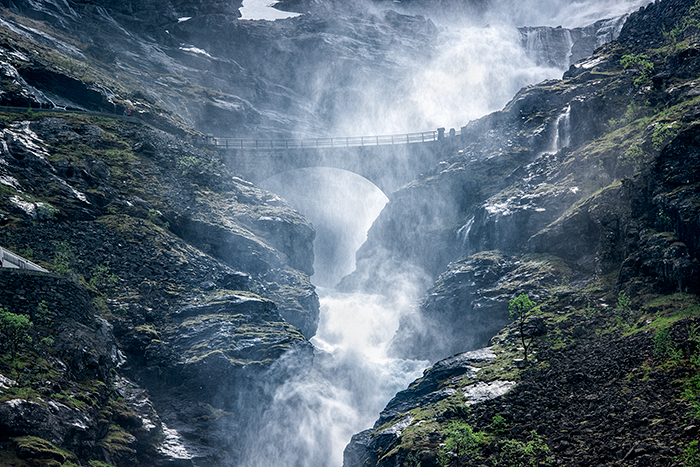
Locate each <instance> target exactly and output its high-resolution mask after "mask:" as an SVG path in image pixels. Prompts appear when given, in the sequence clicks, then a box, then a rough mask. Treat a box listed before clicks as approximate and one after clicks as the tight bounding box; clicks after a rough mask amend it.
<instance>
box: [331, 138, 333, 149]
mask: <svg viewBox="0 0 700 467" xmlns="http://www.w3.org/2000/svg"><path fill="white" fill-rule="evenodd" d="M331 147H333V138H331Z"/></svg>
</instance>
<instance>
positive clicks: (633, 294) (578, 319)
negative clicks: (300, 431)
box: [345, 0, 700, 467]
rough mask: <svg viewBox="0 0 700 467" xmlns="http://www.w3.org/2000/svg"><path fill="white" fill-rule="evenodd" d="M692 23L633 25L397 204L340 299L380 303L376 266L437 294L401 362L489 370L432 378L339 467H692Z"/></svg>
mask: <svg viewBox="0 0 700 467" xmlns="http://www.w3.org/2000/svg"><path fill="white" fill-rule="evenodd" d="M699 11H700V7H699V6H698V5H697V4H696V3H695V2H691V1H674V0H670V1H662V2H657V3H654V4H652V5H649V6H648V7H646V9H642V10H640V11H639V12H636V13H634V14H632V15H631V16H630V18H629V19H628V21H627V22H626V23H625V26H624V27H623V29H622V32H621V35H620V38H619V39H618V40H617V41H615V42H613V43H611V44H609V45H606V46H603V47H601V48H600V49H598V50H597V51H596V53H595V54H594V55H593V56H592V57H590V58H588V59H585V60H584V61H582V62H579V63H577V64H575V65H574V66H572V67H571V69H570V70H569V71H568V72H567V73H566V74H565V76H564V79H563V80H561V81H550V82H545V83H541V84H538V85H535V86H532V87H529V88H526V89H524V90H522V91H521V92H520V93H519V94H518V95H517V96H516V97H515V98H514V99H513V101H511V102H510V103H509V104H508V105H507V106H506V108H505V109H504V110H503V111H501V112H497V113H495V114H492V115H490V116H487V117H484V118H483V119H481V120H479V121H476V122H472V123H470V124H469V125H467V126H466V127H464V128H463V129H462V145H461V146H462V148H463V149H462V150H460V151H459V153H458V154H455V155H454V157H452V158H450V159H446V160H445V161H444V162H442V163H441V164H440V165H439V166H438V167H437V168H436V169H435V170H434V171H433V172H432V173H429V174H426V176H425V177H423V178H421V179H419V180H416V181H415V182H413V183H411V184H409V185H408V186H406V187H404V188H403V189H402V190H400V191H399V192H398V193H397V194H396V196H394V197H393V198H392V200H391V201H390V203H389V205H388V206H387V208H386V209H385V210H384V212H383V213H382V214H381V215H380V218H379V219H378V220H377V222H375V225H374V226H373V227H372V230H371V231H370V234H369V236H368V241H367V243H366V244H365V245H363V247H362V248H361V249H360V251H359V252H358V271H356V272H355V273H353V275H351V276H350V277H349V278H347V279H346V282H345V284H346V286H351V285H355V286H357V285H358V284H359V285H360V286H362V284H366V285H370V284H371V286H370V287H374V288H378V289H381V288H382V287H386V286H387V285H386V283H382V282H381V281H382V280H383V278H384V276H383V275H376V276H375V275H373V274H374V272H375V271H379V270H381V264H376V263H375V259H376V258H377V254H378V253H377V252H383V253H384V254H385V256H386V254H388V255H389V256H390V257H392V258H400V259H401V260H402V261H403V262H404V264H405V266H404V268H405V269H407V270H408V269H409V268H413V269H416V268H422V269H423V270H424V271H426V272H428V273H429V274H431V275H432V276H433V277H437V276H438V275H439V277H438V279H437V281H436V282H435V284H434V285H433V286H432V287H431V288H430V289H429V290H428V292H427V294H426V296H425V297H424V298H423V300H422V303H421V308H420V313H419V314H418V315H417V316H416V317H413V318H410V319H409V318H407V319H405V320H404V321H403V322H402V325H401V327H400V329H399V331H398V332H397V335H396V337H395V338H394V342H393V348H394V352H395V354H396V355H400V356H409V357H413V358H429V359H431V360H433V361H436V360H440V359H443V358H445V357H448V356H450V355H452V354H454V353H458V352H463V351H467V350H473V349H477V348H479V347H481V346H486V345H491V346H492V347H491V349H490V351H491V352H493V353H492V354H491V356H490V357H489V358H485V359H483V358H475V357H474V356H473V355H472V354H471V353H470V352H467V353H465V354H461V355H458V356H455V357H450V358H448V359H446V360H441V361H439V362H438V363H437V364H436V365H435V366H434V367H432V368H430V369H428V370H426V372H425V374H424V377H423V378H421V379H419V380H417V381H416V382H414V383H413V384H412V385H411V386H410V387H409V388H408V389H407V390H406V391H404V392H403V393H399V394H398V395H397V397H396V398H395V399H394V400H393V401H392V402H390V403H389V405H388V406H387V408H386V409H385V412H383V414H382V416H381V417H380V419H379V420H378V421H377V422H376V423H375V425H374V427H373V428H372V429H369V430H367V431H365V432H362V433H359V434H357V435H356V436H355V437H354V438H353V441H352V442H351V443H350V445H349V446H348V447H347V448H346V452H345V465H346V467H350V466H357V465H381V466H388V465H421V466H423V467H425V466H431V465H441V466H447V465H452V466H457V465H477V464H478V465H497V464H498V465H502V464H503V463H506V464H508V465H528V464H529V465H608V464H613V463H615V465H696V464H697V462H698V446H697V441H696V439H697V423H698V418H697V416H698V413H697V400H698V386H697V381H698V374H699V373H698V372H699V371H700V366H699V365H698V355H699V354H698V352H700V342H699V341H698V334H697V325H698V299H697V293H698V284H700V280H699V273H700V261H699V260H698V240H697V239H698V233H700V222H699V221H700V217H699V214H700V213H699V212H698V206H700V204H699V203H698V200H699V198H698V179H697V177H698V169H699V167H698V159H697V158H698V150H697V148H698V135H700V125H699V124H698V123H699V122H698V117H699V115H700V114H698V105H700V101H698V96H700V93H698V91H697V78H698V75H699V72H700V70H698V69H697V63H698V62H697V60H696V59H695V58H694V57H695V56H696V53H697V43H696V40H697V38H698V29H697V18H698V12H699ZM409 226H411V227H409ZM396 238H399V239H400V241H398V242H396V241H395V239H396ZM389 239H391V240H389ZM387 252H388V253H387ZM521 295H522V296H527V297H529V298H530V299H531V300H532V301H534V302H535V303H536V305H537V310H538V311H539V312H540V313H539V314H532V315H531V316H530V317H528V319H527V320H526V321H525V325H524V327H522V328H520V327H519V326H518V325H517V322H515V323H511V324H509V325H508V326H506V327H505V328H503V330H502V331H501V327H502V326H503V325H504V324H506V323H508V321H509V320H510V319H509V305H510V304H511V303H513V302H512V300H513V299H515V298H516V297H518V296H521ZM494 334H497V335H496V337H493V338H491V336H493V335H494ZM531 341H532V344H531V345H532V348H531V349H530V351H531V353H530V355H529V357H530V361H529V362H528V361H523V358H524V357H525V355H524V351H523V350H522V348H521V347H523V343H526V344H527V343H529V342H531ZM519 348H520V349H519ZM513 383H515V384H514V385H513ZM504 385H512V386H513V387H514V388H513V389H510V392H507V393H506V394H505V395H503V392H504V391H502V390H501V388H503V387H504ZM508 387H510V386H508Z"/></svg>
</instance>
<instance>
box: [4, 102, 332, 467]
mask: <svg viewBox="0 0 700 467" xmlns="http://www.w3.org/2000/svg"><path fill="white" fill-rule="evenodd" d="M18 117H19V119H18ZM3 121H4V122H5V123H3V128H2V130H0V131H1V132H2V140H1V141H2V146H1V148H2V154H1V156H0V157H2V161H3V162H2V165H1V167H2V168H0V171H1V172H2V173H1V174H0V177H2V180H3V185H2V186H3V187H5V188H3V190H5V191H4V192H3V197H2V200H1V202H0V210H1V216H2V217H1V219H2V223H3V228H2V232H1V234H0V235H1V236H2V240H0V241H1V242H2V243H3V246H4V247H7V248H9V249H10V250H14V251H16V252H17V253H19V254H21V255H24V256H27V257H28V258H29V259H31V260H33V261H34V262H38V263H40V264H41V265H43V266H44V267H45V268H47V269H49V270H53V271H56V272H58V273H60V274H63V275H66V276H69V277H72V278H73V280H74V281H75V282H76V283H79V284H81V286H79V285H76V284H74V282H71V281H70V280H68V279H62V280H63V282H64V284H63V285H62V286H61V288H62V290H66V289H67V288H68V289H70V288H71V287H72V288H73V289H75V292H74V293H73V292H72V293H73V295H70V296H68V297H66V300H65V303H62V304H61V306H63V307H68V306H73V307H75V311H73V312H72V315H75V316H72V315H71V316H72V319H73V320H74V321H73V323H74V324H72V325H71V326H72V327H67V328H65V329H64V327H65V326H64V325H63V324H61V323H62V322H61V321H56V320H54V318H53V315H51V316H50V317H49V318H47V319H49V321H48V322H47V325H49V322H50V323H51V326H52V327H53V328H54V329H56V330H58V331H59V332H60V333H59V334H58V336H53V335H50V336H49V337H51V338H52V339H53V342H49V341H46V342H47V344H46V348H44V347H40V349H44V350H42V352H48V353H49V354H51V355H53V354H54V353H55V352H57V353H58V354H57V355H60V357H58V358H59V359H60V360H61V361H63V362H64V363H65V364H66V365H69V362H68V361H66V360H64V359H68V358H72V360H71V362H70V364H71V365H73V366H72V367H71V368H70V372H69V374H66V375H64V377H63V378H64V379H65V380H66V381H70V382H71V384H77V385H78V386H76V389H71V391H73V392H71V393H65V394H64V392H65V391H67V390H68V389H66V388H68V387H71V388H72V387H73V386H66V388H64V387H63V386H55V385H54V386H51V385H49V387H48V388H47V389H46V391H47V392H46V395H45V398H43V397H44V396H38V395H35V394H34V393H33V392H32V391H34V390H36V388H37V387H39V385H40V384H43V383H40V382H35V381H34V380H23V379H20V380H17V381H15V382H16V383H17V385H16V386H15V387H16V389H15V391H16V394H17V396H16V397H14V398H10V399H7V400H6V407H7V408H8V410H10V412H8V413H7V415H8V418H7V420H12V423H11V426H10V427H8V428H7V430H6V431H3V433H2V435H0V436H3V438H2V440H1V441H0V442H3V443H5V442H10V440H11V439H12V440H15V441H17V440H18V439H24V438H22V437H26V436H30V437H36V438H40V439H41V440H43V441H42V442H47V443H53V444H52V445H53V446H54V447H55V448H57V449H64V450H67V451H68V452H70V453H72V454H71V455H74V456H77V457H76V458H77V459H79V460H81V462H83V461H87V460H95V461H102V462H108V463H110V464H112V465H115V466H121V465H127V464H133V463H135V462H146V463H148V464H149V465H158V464H159V463H162V462H175V463H179V464H182V465H200V464H206V465H208V464H210V463H211V462H212V459H214V458H220V459H227V457H226V456H227V455H226V454H224V451H228V452H232V453H233V452H235V451H234V450H233V449H232V448H231V446H233V445H235V443H236V437H235V436H231V435H230V434H229V433H230V432H232V433H237V432H239V431H240V430H241V427H243V426H246V424H247V423H248V422H247V420H248V419H249V417H254V416H255V414H254V413H252V412H251V411H250V410H249V411H245V410H242V409H241V407H245V404H243V403H242V402H240V400H239V399H240V398H245V397H248V396H247V395H249V394H250V393H255V394H257V395H258V397H259V398H260V400H261V401H264V400H265V397H271V396H267V395H264V394H270V392H269V391H273V390H274V388H275V387H276V385H278V384H281V383H282V382H283V381H284V379H285V375H284V374H283V373H280V372H277V373H274V372H272V371H270V368H271V367H272V366H273V364H274V363H275V362H276V361H278V360H279V359H280V358H281V357H282V356H283V355H285V356H286V359H287V360H290V361H294V362H297V364H298V365H308V364H309V360H310V357H311V356H310V350H311V346H310V344H309V342H308V341H307V339H306V337H304V334H302V333H305V334H306V336H308V337H310V336H312V335H313V334H314V333H315V330H316V326H317V323H318V312H319V304H318V298H317V296H316V294H315V292H314V288H313V286H312V285H311V283H310V282H309V275H310V274H311V273H313V268H312V264H313V249H312V241H313V238H314V231H313V229H312V227H311V226H310V225H309V224H308V222H306V221H305V220H304V219H303V218H302V217H301V216H300V215H299V214H298V213H296V212H294V211H293V210H292V209H291V208H289V206H287V204H286V203H285V202H284V201H283V200H281V199H280V198H279V197H277V196H275V195H273V194H272V193H267V192H264V191H262V190H260V189H258V188H256V187H254V186H253V185H252V184H250V183H248V182H246V181H244V180H242V179H239V178H237V177H235V176H234V175H233V174H231V173H230V172H229V171H228V169H226V167H225V166H224V165H223V164H222V163H221V162H219V161H218V160H216V159H215V158H214V157H213V156H212V154H211V153H210V152H209V151H207V150H206V148H202V147H197V146H193V145H191V144H189V143H187V142H185V141H183V140H182V139H179V138H176V137H174V136H173V135H169V134H166V133H164V132H162V131H160V130H155V129H153V128H150V127H146V126H143V125H141V124H140V123H136V122H123V121H121V120H118V119H111V120H110V119H104V118H99V117H89V116H71V115H63V116H51V117H46V116H42V115H18V114H12V113H9V114H7V115H6V117H5V120H3ZM30 193H31V194H30ZM3 273H4V271H3ZM51 277H52V276H51ZM46 280H48V279H46ZM56 280H59V279H56ZM49 282H50V281H49ZM81 287H82V288H81ZM51 290H52V289H48V290H46V286H43V285H32V286H23V287H18V286H12V285H8V286H7V287H3V291H4V292H3V297H2V300H3V301H2V302H1V303H0V306H4V307H7V308H8V310H9V311H10V312H12V313H15V314H19V315H28V316H30V317H31V318H32V320H33V321H35V322H38V321H36V320H37V319H39V318H36V316H35V315H37V312H36V310H37V307H40V308H41V307H44V306H47V307H48V309H52V307H54V304H55V303H57V300H58V299H59V297H61V296H62V295H61V294H64V292H60V293H58V294H57V292H53V291H51ZM56 306H58V305H56ZM93 306H95V307H96V308H97V310H98V311H99V313H100V314H101V315H102V316H103V317H104V318H105V319H107V320H108V321H109V324H107V322H106V321H105V320H104V319H98V318H95V317H94V315H95V314H96V311H95V309H94V308H93ZM42 309H43V308H42ZM83 309H86V310H89V311H83V312H82V314H80V315H79V316H78V314H79V313H78V311H80V310H83ZM79 323H80V324H79ZM36 327H38V325H35V328H36ZM83 329H84V330H83ZM43 337H44V336H39V337H37V338H36V339H33V341H34V343H35V344H38V342H39V340H38V339H41V338H43ZM6 345H7V344H5V343H3V346H4V347H3V349H4V350H7V349H8V347H6ZM102 346H107V348H106V349H103V348H102ZM117 346H118V347H117ZM117 348H119V349H120V350H119V351H117V350H116V349H117ZM78 349H87V350H85V351H84V352H87V353H86V354H85V355H87V356H91V358H93V360H94V361H93V360H89V359H88V360H86V359H85V357H83V356H81V355H82V354H80V355H77V354H76V355H75V356H74V357H73V356H71V355H72V354H70V353H68V354H66V352H77V350H78ZM89 349H93V350H89ZM35 351H36V352H39V350H32V352H35ZM103 354H106V355H103ZM4 355H6V358H5V357H3V358H5V359H4V360H2V365H3V366H2V370H0V372H2V374H3V375H5V376H6V377H7V378H10V379H13V380H14V378H13V376H12V370H11V368H13V366H12V364H11V358H10V355H9V353H5V354H4ZM42 358H46V357H42ZM106 358H111V359H117V360H118V362H112V361H111V360H110V361H109V362H107V361H103V360H105V359H106ZM47 361H49V362H50V363H51V362H52V360H50V359H48V360H47ZM81 362H83V363H81ZM117 363H119V365H120V366H119V367H118V368H117ZM51 364H52V365H59V366H60V365H62V364H59V363H51ZM69 366H70V365H69ZM290 367H294V365H291V364H290ZM28 368H29V369H30V371H32V372H34V373H36V374H39V373H40V372H41V371H53V370H50V369H48V368H47V369H44V368H43V367H41V368H37V366H36V364H28ZM97 369H99V372H98V374H95V375H92V373H90V372H95V371H97ZM61 371H62V372H63V373H65V370H61ZM115 371H116V373H114V372H115ZM90 375H92V376H90ZM87 377H89V378H91V380H95V381H94V382H93V383H90V384H92V385H93V386H95V385H97V386H95V388H97V389H95V388H93V387H92V386H91V387H90V388H89V389H86V391H89V392H90V394H92V393H95V394H96V395H94V396H89V397H90V398H93V399H94V401H93V399H90V408H89V409H87V408H86V409H85V410H83V406H82V404H83V402H80V400H78V402H74V403H69V404H67V403H66V402H65V401H64V400H63V399H61V398H60V397H63V396H61V394H64V396H65V397H75V396H74V392H75V391H78V390H79V388H80V387H82V386H80V385H79V384H82V383H78V382H80V381H82V380H83V379H84V378H87ZM113 377H114V379H110V378H113ZM37 378H39V377H38V376H37ZM124 378H128V380H127V379H124ZM122 380H123V381H125V382H123V383H120V382H119V381H122ZM131 381H133V382H134V383H132V382H131ZM47 384H48V383H47ZM60 384H63V383H60ZM66 384H68V383H66ZM28 385H31V386H30V387H31V389H29V392H28V393H26V392H22V391H26V388H27V387H28ZM35 386H36V387H35ZM202 388H205V389H202ZM221 388H226V389H225V390H223V389H221ZM98 389H99V391H98ZM61 391H64V392H61ZM95 391H97V392H95ZM56 394H58V395H56ZM76 394H77V393H76ZM57 397H58V398H57ZM86 397H87V396H86ZM42 398H43V399H42ZM122 399H123V400H124V401H129V402H128V403H126V402H121V400H122ZM13 400H14V401H15V402H12V401H13ZM52 401H55V403H56V404H59V405H56V407H58V408H56V409H55V410H54V409H50V408H49V409H47V408H46V406H45V404H46V403H48V402H51V403H53V402H52ZM125 403H126V404H127V405H124V404H125ZM7 404H9V405H7ZM60 404H63V405H60ZM71 404H72V405H71ZM63 406H65V407H67V409H64V408H63ZM49 407H52V406H51V405H50V404H49ZM69 409H70V410H69ZM47 410H48V412H47ZM51 410H53V412H52V411H51ZM76 410H77V412H76ZM234 414H235V415H234ZM34 417H37V419H42V420H44V419H45V420H48V421H47V423H49V424H51V426H53V425H57V426H58V425H62V424H63V425H65V427H64V428H61V429H59V428H56V429H55V430H54V431H55V433H56V435H55V436H53V437H51V436H48V435H47V433H49V432H50V431H51V430H52V429H53V428H46V427H45V428H44V429H40V427H41V426H42V425H41V424H40V423H39V422H36V423H35V422H33V421H32V419H33V418H34ZM100 417H102V418H100ZM120 417H121V418H120ZM23 418H24V419H25V420H26V421H25V422H21V419H23ZM103 418H104V419H105V420H106V421H104V420H102V419H103ZM81 420H82V421H81ZM113 420H117V421H116V422H114V423H112V422H113ZM119 420H122V421H119ZM138 420H143V422H141V421H138ZM27 421H28V422H29V425H27ZM8 423H9V422H8ZM22 423H25V425H22ZM105 423H106V424H105ZM80 424H82V425H85V428H84V430H83V431H85V432H86V433H88V434H89V436H88V435H86V434H81V433H83V431H80V430H79V431H80V432H79V433H78V432H75V430H73V429H72V428H70V427H71V426H77V425H80ZM30 425H31V426H30ZM82 425H81V426H82ZM112 425H114V426H115V427H116V428H112ZM32 426H34V427H35V429H34V428H32ZM12 427H14V428H12ZM3 429H4V428H3ZM42 430H43V431H42ZM62 430H63V431H62ZM66 430H68V431H66ZM71 430H73V431H71ZM64 431H65V433H64ZM205 436H206V439H207V440H211V441H206V442H203V441H202V439H203V437H205ZM15 441H13V442H15ZM38 442H39V441H37V443H38ZM81 443H83V444H85V443H88V444H89V443H92V444H91V445H90V446H88V447H83V444H81ZM25 444H26V443H25ZM25 444H22V443H20V444H18V445H17V447H16V449H15V451H13V452H15V453H16V455H18V456H24V457H23V458H28V457H31V456H30V454H28V453H29V452H30V451H31V450H28V449H29V448H27V449H25V448H24V447H23V446H25ZM96 446H97V447H96ZM42 449H43V448H42ZM46 449H48V448H46ZM31 452H33V451H31ZM42 452H44V451H42ZM40 455H44V454H37V456H40ZM233 455H235V454H233ZM226 462H235V461H234V460H230V459H229V460H226Z"/></svg>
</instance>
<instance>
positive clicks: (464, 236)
mask: <svg viewBox="0 0 700 467" xmlns="http://www.w3.org/2000/svg"><path fill="white" fill-rule="evenodd" d="M473 224H474V216H472V217H471V218H470V219H469V220H468V221H467V223H466V224H464V225H463V226H462V227H460V228H459V230H457V239H459V240H461V241H462V246H463V247H464V251H465V252H468V251H469V232H470V231H471V230H472V225H473Z"/></svg>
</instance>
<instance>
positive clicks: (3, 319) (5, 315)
mask: <svg viewBox="0 0 700 467" xmlns="http://www.w3.org/2000/svg"><path fill="white" fill-rule="evenodd" d="M31 327H32V322H31V321H30V320H29V317H28V316H25V315H18V314H16V313H12V312H10V311H7V310H6V309H5V308H0V332H2V333H3V334H5V336H7V341H8V342H9V343H10V352H11V353H12V359H13V360H14V359H15V357H16V356H17V349H18V348H19V347H20V346H21V345H22V344H24V343H30V342H32V338H31V336H30V335H29V328H31Z"/></svg>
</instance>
